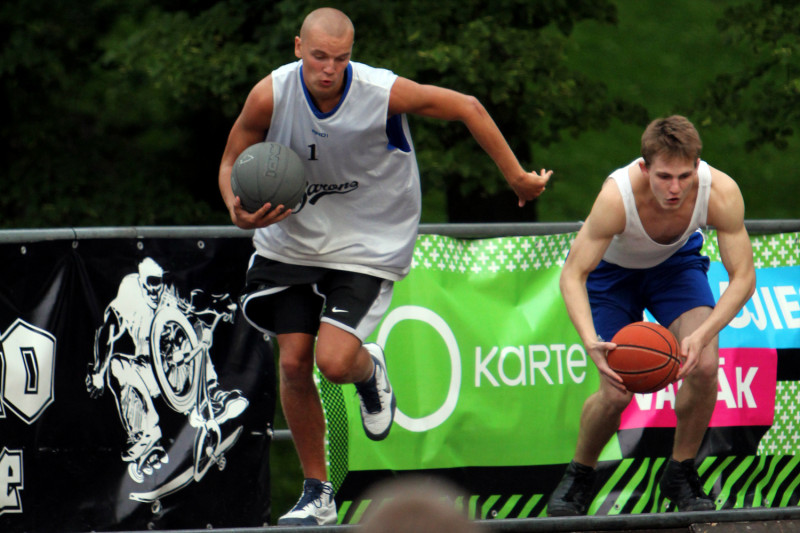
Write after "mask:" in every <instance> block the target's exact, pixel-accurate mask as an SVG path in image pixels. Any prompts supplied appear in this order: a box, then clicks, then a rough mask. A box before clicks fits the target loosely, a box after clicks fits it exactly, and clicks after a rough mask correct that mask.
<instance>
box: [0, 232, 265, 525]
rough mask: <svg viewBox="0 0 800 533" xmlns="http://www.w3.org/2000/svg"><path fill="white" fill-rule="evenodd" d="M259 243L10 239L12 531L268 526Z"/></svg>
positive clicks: (0, 283) (5, 379)
mask: <svg viewBox="0 0 800 533" xmlns="http://www.w3.org/2000/svg"><path fill="white" fill-rule="evenodd" d="M251 253H252V248H251V245H250V241H249V239H248V238H241V239H237V238H233V239H231V238H224V239H223V238H220V239H215V238H210V239H198V238H180V239H179V238H163V239H162V238H155V239H144V238H142V239H139V238H131V239H110V238H109V239H103V238H100V239H87V240H74V241H70V240H59V241H43V242H33V243H6V244H0V257H1V258H2V261H0V364H2V376H1V377H0V398H1V399H2V402H0V530H2V531H37V532H38V531H89V530H106V531H113V530H133V529H140V530H143V529H176V528H206V527H214V528H219V527H247V526H251V527H252V526H261V525H264V524H266V523H267V522H268V520H269V515H270V489H269V482H270V476H269V447H270V442H271V434H272V422H273V417H274V409H275V387H276V384H275V367H274V360H273V354H272V351H271V348H270V345H269V344H268V343H267V342H264V339H263V338H262V336H261V335H260V334H259V333H258V332H257V331H255V330H254V329H253V328H251V327H250V326H249V325H248V324H247V323H246V321H245V320H244V319H243V317H242V316H241V315H240V313H239V310H238V305H237V297H238V295H239V291H240V290H241V288H242V286H243V282H244V273H245V268H246V265H247V260H248V257H249V255H250V254H251Z"/></svg>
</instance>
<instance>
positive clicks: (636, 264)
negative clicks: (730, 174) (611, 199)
mask: <svg viewBox="0 0 800 533" xmlns="http://www.w3.org/2000/svg"><path fill="white" fill-rule="evenodd" d="M639 161H641V158H639V159H637V160H636V161H634V162H632V163H631V164H630V165H628V166H626V167H623V168H620V169H617V170H615V171H614V172H613V173H612V174H611V176H609V177H610V178H611V179H613V180H614V182H616V184H617V188H619V192H620V194H621V195H622V203H623V204H624V206H625V230H624V231H623V232H622V233H620V234H619V235H614V238H613V239H612V240H611V244H610V245H609V247H608V249H607V250H606V253H605V255H604V256H603V259H604V260H605V261H607V262H609V263H613V264H615V265H619V266H621V267H624V268H651V267H654V266H656V265H658V264H660V263H663V262H664V261H666V260H667V259H668V258H669V257H671V256H672V255H673V254H674V253H675V252H677V251H678V250H680V249H681V247H682V246H683V245H684V244H686V241H688V240H689V237H691V236H692V234H693V233H694V232H695V231H697V230H698V229H700V228H702V227H703V226H705V225H706V218H707V217H708V197H709V193H710V192H711V169H710V168H709V167H708V163H706V162H705V161H700V165H699V166H698V167H697V177H698V179H699V181H700V183H699V188H698V190H697V199H696V200H695V204H694V211H693V212H692V219H691V220H690V221H689V224H688V225H687V226H686V230H685V231H684V232H683V235H681V237H680V238H679V239H677V240H676V241H675V242H673V243H670V244H660V243H657V242H656V241H654V240H653V239H651V238H650V236H649V235H648V234H647V232H646V231H645V229H644V226H643V225H642V221H641V219H640V218H639V211H638V210H637V209H636V198H634V196H633V188H632V186H631V179H630V174H629V173H628V172H629V169H630V167H631V166H633V165H638V164H639Z"/></svg>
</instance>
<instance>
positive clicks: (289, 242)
mask: <svg viewBox="0 0 800 533" xmlns="http://www.w3.org/2000/svg"><path fill="white" fill-rule="evenodd" d="M301 69H302V61H297V62H295V63H291V64H288V65H284V66H282V67H280V68H278V69H277V70H275V71H273V72H272V89H273V93H274V98H275V106H274V110H273V113H272V122H271V125H270V128H269V132H268V134H267V138H266V140H267V141H273V142H278V143H281V144H284V145H287V146H289V147H290V148H292V149H293V150H294V151H295V152H297V154H298V155H299V156H300V159H302V160H303V165H304V169H305V174H306V180H307V182H308V184H307V188H306V194H305V197H304V198H303V201H302V203H301V204H300V206H299V207H298V208H297V209H296V210H295V212H294V213H293V214H292V215H290V216H289V217H288V218H286V219H285V220H283V221H281V222H279V223H278V224H273V225H271V226H268V227H266V228H262V229H258V230H256V232H255V235H254V236H253V243H254V245H255V248H256V251H257V252H258V253H259V254H260V255H263V256H264V257H267V258H270V259H274V260H277V261H282V262H285V263H291V264H299V265H310V266H322V267H326V268H333V269H337V270H347V271H353V272H361V273H364V274H370V275H373V276H377V277H381V278H385V279H391V280H399V279H401V278H402V277H403V276H405V275H406V274H407V273H408V270H409V266H410V264H411V257H412V253H413V250H414V244H415V242H416V236H417V229H418V225H419V217H420V211H421V205H420V201H421V200H420V196H421V195H420V184H419V169H418V168H417V161H416V155H415V153H414V147H413V144H412V142H411V135H410V134H409V130H408V124H407V121H406V117H405V115H398V116H395V117H393V118H392V119H391V120H387V117H388V109H389V92H390V90H391V88H392V85H393V84H394V81H395V80H396V79H397V76H396V75H395V74H394V73H392V72H390V71H388V70H383V69H376V68H373V67H370V66H367V65H364V64H361V63H356V62H352V61H351V62H350V64H349V66H348V67H347V74H346V80H345V88H344V93H343V95H342V98H341V100H340V102H339V104H338V105H337V106H336V108H335V109H333V110H332V111H330V112H328V113H321V112H320V111H319V110H318V109H317V108H316V106H315V105H314V104H313V103H312V102H311V100H310V97H309V95H308V93H307V91H306V88H305V85H304V83H303V78H302V70H301ZM287 207H288V206H287Z"/></svg>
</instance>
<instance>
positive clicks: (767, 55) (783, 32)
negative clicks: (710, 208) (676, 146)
mask: <svg viewBox="0 0 800 533" xmlns="http://www.w3.org/2000/svg"><path fill="white" fill-rule="evenodd" d="M718 26H719V28H720V30H721V31H722V32H723V35H724V36H725V38H726V40H727V41H728V43H729V44H730V45H731V46H737V47H739V48H740V49H742V50H744V51H746V52H749V54H748V55H746V56H744V57H742V61H741V62H740V63H739V68H738V69H737V70H735V71H733V72H730V73H726V74H723V75H720V76H718V77H717V78H716V80H715V81H714V83H713V84H712V85H711V86H710V88H709V90H708V92H707V94H706V95H705V97H704V99H703V111H704V113H706V117H707V118H706V119H705V122H706V123H707V124H712V123H717V124H725V125H732V126H740V125H744V126H746V130H745V131H746V132H747V142H746V148H747V149H748V150H752V149H755V148H757V147H759V146H761V145H764V144H773V145H775V146H776V147H778V148H780V149H785V148H786V147H787V146H788V141H789V138H790V137H792V135H793V134H794V133H795V128H796V125H797V124H798V123H799V122H800V4H798V3H797V2H795V1H793V0H755V1H750V2H747V3H744V4H741V5H736V6H734V7H730V8H728V9H727V10H726V12H725V14H724V16H723V17H722V19H721V20H720V21H719V24H718Z"/></svg>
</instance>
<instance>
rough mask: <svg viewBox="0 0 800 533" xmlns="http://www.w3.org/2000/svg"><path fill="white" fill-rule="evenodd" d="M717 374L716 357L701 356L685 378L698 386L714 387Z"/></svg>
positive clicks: (717, 364) (717, 363)
mask: <svg viewBox="0 0 800 533" xmlns="http://www.w3.org/2000/svg"><path fill="white" fill-rule="evenodd" d="M718 375H719V362H718V361H717V359H716V358H710V357H709V358H701V360H700V362H698V363H697V366H695V367H694V369H693V370H692V372H691V374H689V376H687V379H689V380H691V382H692V383H693V384H694V385H696V386H700V387H704V388H705V387H713V388H715V389H716V386H717V376H718Z"/></svg>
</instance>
